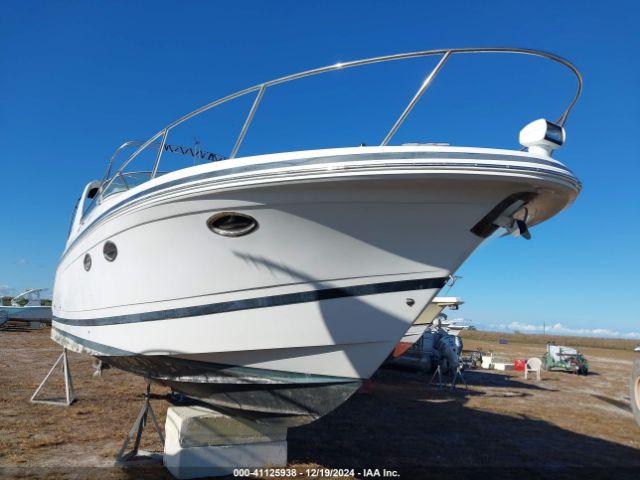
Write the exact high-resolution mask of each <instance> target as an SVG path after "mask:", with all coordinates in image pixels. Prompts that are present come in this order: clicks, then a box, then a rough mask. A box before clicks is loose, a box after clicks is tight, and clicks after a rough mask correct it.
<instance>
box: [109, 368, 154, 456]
mask: <svg viewBox="0 0 640 480" xmlns="http://www.w3.org/2000/svg"><path fill="white" fill-rule="evenodd" d="M150 397H151V381H150V380H148V381H147V393H146V394H145V397H144V403H143V404H142V409H140V413H138V417H137V418H136V421H135V422H133V425H132V426H131V430H129V433H128V434H127V438H126V439H125V440H124V443H123V444H122V448H121V449H120V451H119V452H118V456H117V457H116V465H123V464H126V463H128V462H130V461H131V460H133V459H134V458H135V457H145V458H155V457H157V455H155V454H152V453H149V452H145V451H141V450H140V440H141V438H142V431H143V430H144V427H145V426H146V425H147V415H150V416H151V421H152V422H153V426H154V427H155V429H156V432H158V436H159V437H160V442H161V443H162V446H163V447H164V435H163V434H162V429H161V428H160V425H159V424H158V419H157V417H156V414H155V412H154V411H153V407H152V406H151V403H150V402H149V399H150ZM134 437H135V439H134ZM131 440H133V441H134V442H133V448H132V449H131V450H130V451H128V452H127V453H125V450H126V449H127V447H128V446H129V444H130V443H131ZM160 457H161V456H160Z"/></svg>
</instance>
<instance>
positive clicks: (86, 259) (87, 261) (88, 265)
mask: <svg viewBox="0 0 640 480" xmlns="http://www.w3.org/2000/svg"><path fill="white" fill-rule="evenodd" d="M82 264H83V265H84V269H85V270H86V271H87V272H88V271H89V270H91V255H89V254H88V253H87V254H86V255H85V256H84V260H83V261H82Z"/></svg>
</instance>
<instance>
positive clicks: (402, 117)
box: [380, 51, 451, 147]
mask: <svg viewBox="0 0 640 480" xmlns="http://www.w3.org/2000/svg"><path fill="white" fill-rule="evenodd" d="M450 56H451V52H450V51H449V52H447V53H445V54H444V55H443V56H442V58H441V59H440V61H439V62H438V64H437V65H436V68H434V69H433V70H432V71H431V73H430V74H429V75H428V76H427V78H425V79H424V82H423V83H422V85H421V86H420V88H419V89H418V91H417V92H416V94H415V95H414V96H413V98H412V99H411V101H410V102H409V105H407V108H405V109H404V112H402V114H401V115H400V117H399V118H398V120H396V123H394V124H393V127H391V130H389V133H387V136H386V137H384V140H382V143H381V144H380V146H381V147H384V146H385V145H386V144H387V143H389V141H390V140H391V138H392V137H393V136H394V135H395V134H396V132H397V131H398V128H400V125H402V123H403V122H404V120H405V118H407V115H409V113H410V112H411V110H413V107H415V106H416V103H418V100H420V97H421V96H422V94H423V93H424V92H425V90H426V89H427V88H428V87H429V85H431V82H433V79H434V78H435V76H436V75H437V74H438V72H439V71H440V69H441V68H442V67H443V66H444V64H445V62H446V61H447V60H448V59H449V57H450Z"/></svg>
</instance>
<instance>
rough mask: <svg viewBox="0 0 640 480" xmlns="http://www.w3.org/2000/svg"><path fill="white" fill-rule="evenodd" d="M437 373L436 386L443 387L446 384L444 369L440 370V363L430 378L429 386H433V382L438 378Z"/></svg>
mask: <svg viewBox="0 0 640 480" xmlns="http://www.w3.org/2000/svg"><path fill="white" fill-rule="evenodd" d="M436 375H437V376H438V383H436V386H437V387H438V389H441V388H442V387H443V386H444V382H443V381H442V370H440V365H439V364H438V368H436V371H435V372H433V375H432V376H431V380H429V383H428V384H427V386H428V387H430V386H431V384H432V383H433V380H434V379H435V378H436Z"/></svg>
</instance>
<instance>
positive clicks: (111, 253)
mask: <svg viewBox="0 0 640 480" xmlns="http://www.w3.org/2000/svg"><path fill="white" fill-rule="evenodd" d="M102 253H103V254H104V258H106V259H107V261H108V262H113V261H114V260H115V259H116V257H117V256H118V247H116V244H115V243H113V242H105V244H104V247H102Z"/></svg>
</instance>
